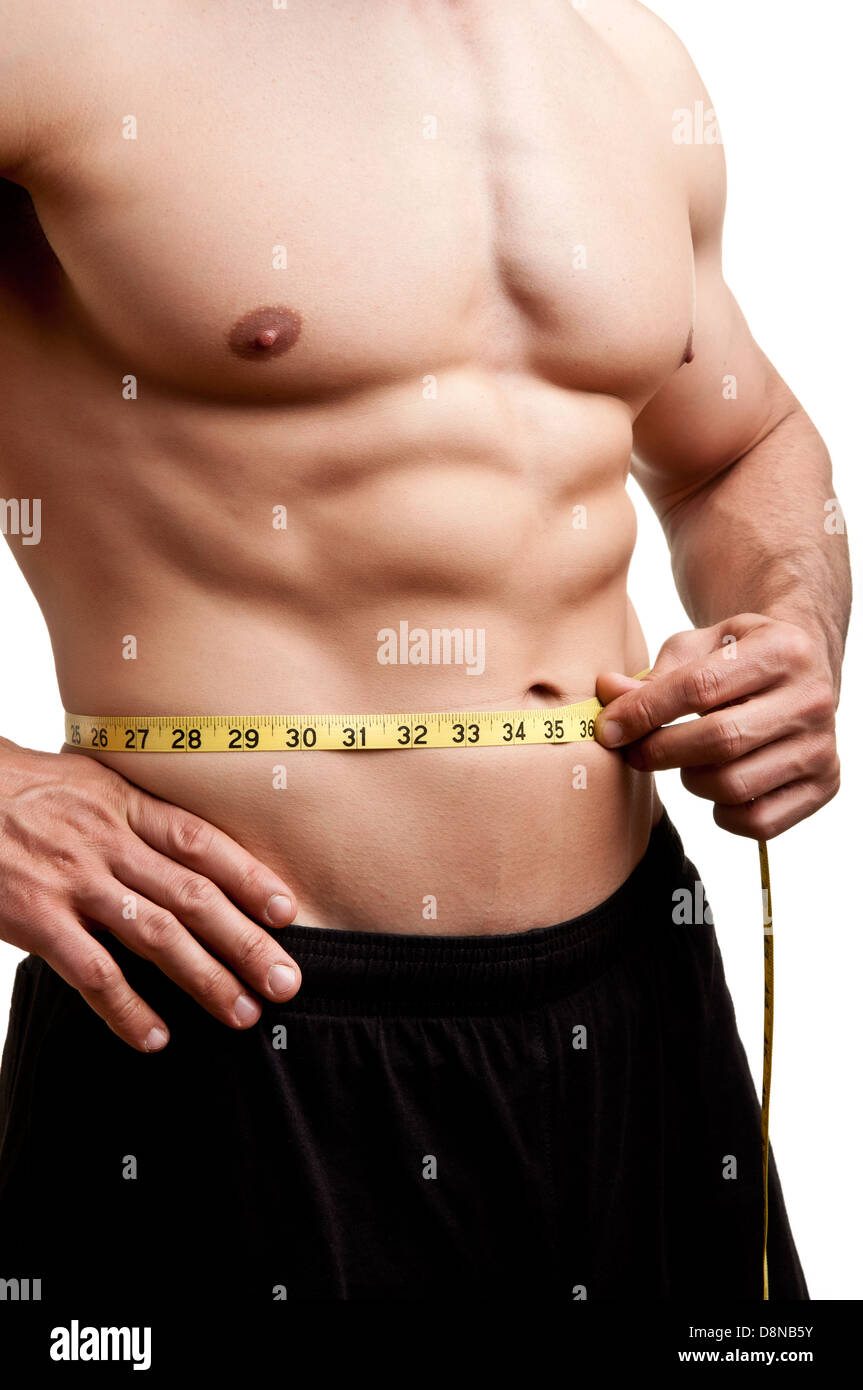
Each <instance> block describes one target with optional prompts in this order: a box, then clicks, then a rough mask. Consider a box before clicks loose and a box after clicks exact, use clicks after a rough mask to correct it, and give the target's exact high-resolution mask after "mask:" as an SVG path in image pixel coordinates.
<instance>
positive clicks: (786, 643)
mask: <svg viewBox="0 0 863 1390" xmlns="http://www.w3.org/2000/svg"><path fill="white" fill-rule="evenodd" d="M782 651H783V654H784V657H785V661H786V664H787V665H789V666H795V667H798V668H799V667H801V666H808V665H809V663H810V662H811V661H812V660H813V658H814V655H815V643H814V641H813V639H812V638H811V637H810V636H809V634H808V632H804V631H803V628H802V627H794V626H792V625H791V624H790V623H789V624H788V626H787V627H786V629H785V631H784V633H783V635H782Z"/></svg>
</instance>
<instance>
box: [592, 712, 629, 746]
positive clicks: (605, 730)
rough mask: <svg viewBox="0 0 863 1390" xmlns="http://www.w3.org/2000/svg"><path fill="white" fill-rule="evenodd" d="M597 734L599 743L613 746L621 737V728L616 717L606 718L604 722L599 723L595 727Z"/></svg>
mask: <svg viewBox="0 0 863 1390" xmlns="http://www.w3.org/2000/svg"><path fill="white" fill-rule="evenodd" d="M597 736H598V738H599V741H600V743H604V744H606V745H607V746H608V747H609V748H613V747H614V745H615V744H616V743H620V740H621V739H622V738H623V729H622V728H621V726H620V725H619V724H618V722H617V720H616V719H607V720H606V721H605V723H604V724H600V726H599V728H598V729H597Z"/></svg>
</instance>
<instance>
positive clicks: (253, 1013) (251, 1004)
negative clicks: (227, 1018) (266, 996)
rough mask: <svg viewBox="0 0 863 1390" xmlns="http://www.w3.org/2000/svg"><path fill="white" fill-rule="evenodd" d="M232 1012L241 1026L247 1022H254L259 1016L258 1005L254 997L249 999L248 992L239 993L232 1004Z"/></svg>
mask: <svg viewBox="0 0 863 1390" xmlns="http://www.w3.org/2000/svg"><path fill="white" fill-rule="evenodd" d="M234 1014H235V1015H236V1019H237V1022H238V1023H239V1024H240V1025H241V1027H245V1026H246V1024H247V1023H256V1022H257V1021H258V1019H259V1018H260V1016H261V1010H260V1007H259V1006H258V1005H257V1004H256V1003H255V1001H254V999H250V998H249V996H248V994H241V995H240V996H239V998H238V999H237V1002H236V1004H235V1005H234Z"/></svg>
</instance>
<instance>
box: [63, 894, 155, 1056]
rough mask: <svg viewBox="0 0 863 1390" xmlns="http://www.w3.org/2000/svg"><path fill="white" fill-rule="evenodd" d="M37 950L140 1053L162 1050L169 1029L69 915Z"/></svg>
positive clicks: (96, 943) (77, 922)
mask: <svg viewBox="0 0 863 1390" xmlns="http://www.w3.org/2000/svg"><path fill="white" fill-rule="evenodd" d="M36 952H37V954H38V955H40V956H42V957H43V959H44V960H46V961H47V963H48V964H49V965H50V967H51V969H52V970H56V972H57V974H58V975H60V976H62V978H63V979H64V980H65V981H66V983H67V984H68V985H71V986H72V988H73V989H76V990H77V991H78V993H79V994H80V995H81V996H82V998H83V999H85V1000H86V1002H87V1003H88V1004H89V1005H90V1008H91V1009H93V1011H94V1012H95V1013H97V1014H98V1015H99V1017H100V1018H102V1019H104V1020H105V1022H106V1023H107V1025H108V1027H109V1028H110V1029H111V1031H112V1032H113V1033H116V1034H117V1036H118V1038H122V1039H123V1042H126V1043H128V1044H129V1046H130V1047H133V1048H134V1049H135V1051H136V1052H160V1051H161V1050H162V1048H163V1047H165V1045H166V1044H167V1042H168V1038H169V1037H170V1034H169V1032H168V1028H167V1026H166V1024H165V1023H164V1022H163V1020H162V1019H161V1018H160V1017H159V1015H158V1014H157V1013H156V1012H155V1011H154V1010H153V1009H151V1008H150V1006H149V1004H148V1003H147V1002H146V1000H144V999H142V998H141V996H140V995H139V994H136V993H135V991H134V990H133V989H132V987H131V985H130V984H129V983H128V982H127V980H126V978H125V976H124V975H123V972H122V970H121V969H120V967H119V965H118V964H117V962H116V961H115V960H114V957H113V956H112V955H111V954H110V952H109V951H106V950H105V947H104V946H102V945H100V943H99V942H98V941H96V940H95V939H94V938H93V937H92V936H91V935H90V933H89V932H88V931H86V930H85V928H84V927H82V925H81V923H80V922H79V921H77V919H76V918H74V917H72V916H71V914H69V915H63V916H61V917H60V919H59V921H58V922H57V924H56V926H52V929H51V932H50V934H47V933H46V936H45V939H44V941H43V942H41V943H38V944H36Z"/></svg>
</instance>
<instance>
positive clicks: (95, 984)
mask: <svg viewBox="0 0 863 1390" xmlns="http://www.w3.org/2000/svg"><path fill="white" fill-rule="evenodd" d="M119 977H120V967H119V966H118V965H117V963H116V961H115V960H113V959H112V958H111V956H109V955H107V954H104V955H103V954H102V952H100V951H95V952H93V953H92V954H91V955H88V956H85V958H84V959H83V960H82V961H81V962H80V963H79V965H78V968H77V970H76V972H75V983H76V988H77V989H78V990H79V991H81V992H84V991H86V992H87V993H88V994H104V993H106V991H107V990H109V989H111V988H112V987H113V986H114V985H116V983H117V981H118V979H119Z"/></svg>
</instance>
